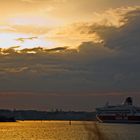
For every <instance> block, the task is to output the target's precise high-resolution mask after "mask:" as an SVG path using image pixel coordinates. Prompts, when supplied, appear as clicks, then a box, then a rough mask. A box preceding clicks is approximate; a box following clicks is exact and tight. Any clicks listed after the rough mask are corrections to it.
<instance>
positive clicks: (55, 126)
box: [0, 121, 140, 140]
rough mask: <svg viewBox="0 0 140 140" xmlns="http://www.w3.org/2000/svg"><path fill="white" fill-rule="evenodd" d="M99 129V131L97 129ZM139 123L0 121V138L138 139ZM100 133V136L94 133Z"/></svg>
mask: <svg viewBox="0 0 140 140" xmlns="http://www.w3.org/2000/svg"><path fill="white" fill-rule="evenodd" d="M97 129H99V131H98V130H97ZM139 130H140V125H119V124H97V125H96V124H95V123H93V122H80V121H77V122H76V121H72V125H69V122H68V121H19V122H15V123H14V122H11V123H0V140H96V139H97V140H101V139H102V140H103V137H102V136H105V140H140V134H139ZM97 134H100V135H101V137H100V138H99V137H96V136H95V135H97Z"/></svg>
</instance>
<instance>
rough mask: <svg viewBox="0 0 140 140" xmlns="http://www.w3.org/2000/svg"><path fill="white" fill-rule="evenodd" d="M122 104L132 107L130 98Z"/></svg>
mask: <svg viewBox="0 0 140 140" xmlns="http://www.w3.org/2000/svg"><path fill="white" fill-rule="evenodd" d="M123 104H124V105H133V100H132V97H127V98H126V99H125V101H124V103H123Z"/></svg>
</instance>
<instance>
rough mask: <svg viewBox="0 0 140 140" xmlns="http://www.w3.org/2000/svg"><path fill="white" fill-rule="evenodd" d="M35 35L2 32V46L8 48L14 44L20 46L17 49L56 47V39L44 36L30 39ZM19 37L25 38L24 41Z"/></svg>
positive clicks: (0, 38) (0, 45) (0, 44)
mask: <svg viewBox="0 0 140 140" xmlns="http://www.w3.org/2000/svg"><path fill="white" fill-rule="evenodd" d="M31 37H33V35H29V34H21V33H0V42H1V43H0V48H3V49H8V48H11V47H14V46H19V47H17V48H16V49H15V50H22V49H26V48H28V49H31V48H36V47H42V48H47V49H51V48H55V46H56V45H57V43H56V42H55V41H49V40H48V41H47V40H45V39H44V38H41V37H37V38H35V39H32V40H31V39H28V38H31ZM19 38H23V40H24V41H20V40H18V39H19Z"/></svg>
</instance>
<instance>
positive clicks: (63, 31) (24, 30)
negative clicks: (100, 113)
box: [0, 0, 140, 110]
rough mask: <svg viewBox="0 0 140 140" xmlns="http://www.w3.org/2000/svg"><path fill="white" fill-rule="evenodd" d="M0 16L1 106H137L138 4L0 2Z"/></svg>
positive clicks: (126, 0) (127, 0) (125, 0)
mask: <svg viewBox="0 0 140 140" xmlns="http://www.w3.org/2000/svg"><path fill="white" fill-rule="evenodd" d="M0 13H1V18H0V97H1V98H0V107H1V108H17V109H20V108H21V109H41V110H46V109H55V108H62V109H65V110H94V108H95V107H96V106H100V105H103V104H104V103H105V102H106V101H108V100H110V101H111V103H119V102H121V101H122V100H123V98H125V97H126V96H133V97H134V99H135V100H136V104H138V103H139V100H140V86H139V84H140V73H139V72H140V55H139V53H140V48H139V46H140V39H139V36H140V27H139V25H140V1H139V0H116V1H115V0H0Z"/></svg>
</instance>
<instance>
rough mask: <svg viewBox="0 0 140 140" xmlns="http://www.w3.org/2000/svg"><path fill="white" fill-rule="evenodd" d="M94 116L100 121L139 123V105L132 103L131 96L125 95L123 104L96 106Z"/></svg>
mask: <svg viewBox="0 0 140 140" xmlns="http://www.w3.org/2000/svg"><path fill="white" fill-rule="evenodd" d="M96 118H97V120H98V121H99V122H102V123H140V107H136V106H134V105H133V100H132V97H127V98H126V99H125V101H124V102H123V104H121V105H115V106H111V105H109V104H108V103H107V104H106V105H105V106H104V107H100V108H96Z"/></svg>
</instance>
